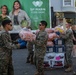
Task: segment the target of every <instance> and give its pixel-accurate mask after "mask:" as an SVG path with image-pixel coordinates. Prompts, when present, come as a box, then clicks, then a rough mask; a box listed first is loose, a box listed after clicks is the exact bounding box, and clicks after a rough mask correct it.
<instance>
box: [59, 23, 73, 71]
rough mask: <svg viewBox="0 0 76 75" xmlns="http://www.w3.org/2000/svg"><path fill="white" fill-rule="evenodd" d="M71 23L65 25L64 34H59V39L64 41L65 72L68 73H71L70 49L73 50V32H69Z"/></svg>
mask: <svg viewBox="0 0 76 75" xmlns="http://www.w3.org/2000/svg"><path fill="white" fill-rule="evenodd" d="M70 27H71V23H69V22H68V23H67V24H66V28H67V30H66V33H65V34H61V35H60V37H61V38H63V39H64V40H65V60H66V65H67V66H68V67H67V68H66V69H65V71H66V72H70V71H72V67H73V65H72V55H71V53H72V49H73V32H72V30H71V28H70Z"/></svg>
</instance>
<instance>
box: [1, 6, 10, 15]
mask: <svg viewBox="0 0 76 75" xmlns="http://www.w3.org/2000/svg"><path fill="white" fill-rule="evenodd" d="M3 7H6V10H7V12H6V15H8V14H9V12H8V7H7V6H6V5H2V6H1V9H2V8H3Z"/></svg>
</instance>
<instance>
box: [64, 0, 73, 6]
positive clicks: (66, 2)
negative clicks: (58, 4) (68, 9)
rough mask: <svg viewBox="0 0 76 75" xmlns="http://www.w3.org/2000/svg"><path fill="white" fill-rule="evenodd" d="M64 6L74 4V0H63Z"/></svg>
mask: <svg viewBox="0 0 76 75" xmlns="http://www.w3.org/2000/svg"><path fill="white" fill-rule="evenodd" d="M63 6H73V0H63Z"/></svg>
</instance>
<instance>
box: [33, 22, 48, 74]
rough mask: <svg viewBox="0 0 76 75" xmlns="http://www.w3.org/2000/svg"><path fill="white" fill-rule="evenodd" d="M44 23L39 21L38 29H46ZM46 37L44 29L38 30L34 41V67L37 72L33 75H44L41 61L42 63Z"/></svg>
mask: <svg viewBox="0 0 76 75" xmlns="http://www.w3.org/2000/svg"><path fill="white" fill-rule="evenodd" d="M46 25H47V24H46V21H41V23H40V26H39V27H43V26H44V27H46ZM47 39H48V35H47V32H46V31H45V28H44V29H43V30H40V31H39V32H38V33H37V35H36V41H35V57H36V67H37V72H36V73H35V75H44V67H43V61H44V55H45V53H46V44H47Z"/></svg>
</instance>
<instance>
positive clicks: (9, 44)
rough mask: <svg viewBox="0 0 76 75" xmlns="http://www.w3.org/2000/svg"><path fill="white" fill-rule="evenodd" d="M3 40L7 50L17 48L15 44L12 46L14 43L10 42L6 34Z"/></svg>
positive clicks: (3, 35)
mask: <svg viewBox="0 0 76 75" xmlns="http://www.w3.org/2000/svg"><path fill="white" fill-rule="evenodd" d="M9 39H10V38H9ZM2 40H3V44H4V46H3V47H4V48H7V49H13V48H15V49H16V48H17V46H16V45H15V44H12V42H11V41H9V40H8V36H7V35H6V34H2Z"/></svg>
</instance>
